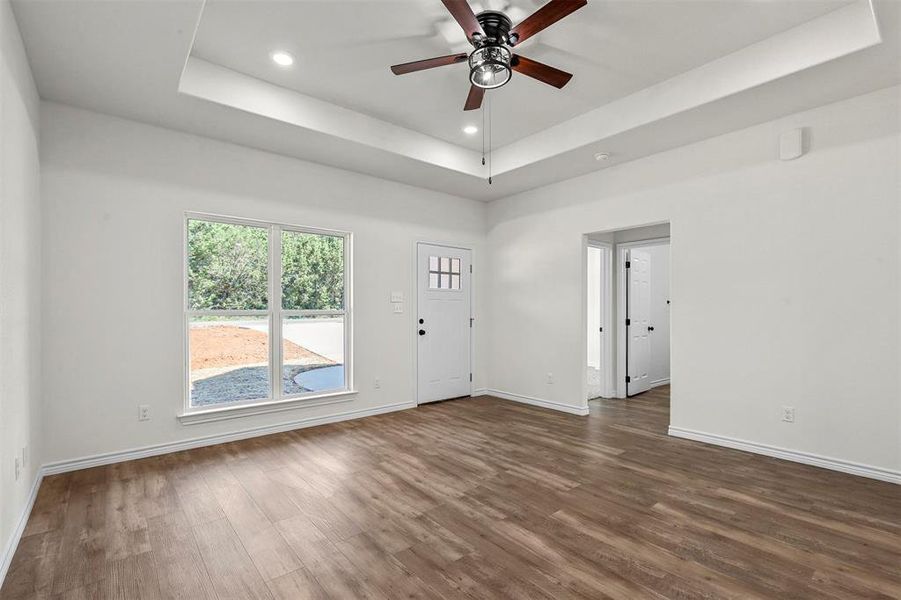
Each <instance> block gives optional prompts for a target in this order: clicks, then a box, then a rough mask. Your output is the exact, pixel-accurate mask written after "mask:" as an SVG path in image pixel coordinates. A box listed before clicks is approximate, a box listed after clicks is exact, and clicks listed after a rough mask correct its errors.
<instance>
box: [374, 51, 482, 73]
mask: <svg viewBox="0 0 901 600" xmlns="http://www.w3.org/2000/svg"><path fill="white" fill-rule="evenodd" d="M467 58H468V56H467V55H466V54H449V55H448V56H436V57H435V58H427V59H425V60H414V61H413V62H408V63H403V64H401V65H394V66H393V67H391V71H392V72H393V73H394V74H395V75H405V74H406V73H415V72H416V71H424V70H426V69H434V68H435V67H443V66H445V65H452V64H455V63H458V62H464V61H466V59H467Z"/></svg>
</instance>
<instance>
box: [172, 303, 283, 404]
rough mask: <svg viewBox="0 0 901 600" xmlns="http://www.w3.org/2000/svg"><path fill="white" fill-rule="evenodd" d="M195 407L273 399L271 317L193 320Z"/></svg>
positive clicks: (190, 331) (191, 344)
mask: <svg viewBox="0 0 901 600" xmlns="http://www.w3.org/2000/svg"><path fill="white" fill-rule="evenodd" d="M188 335H189V338H188V349H189V352H190V361H191V364H190V386H191V406H193V407H200V406H211V405H215V404H222V403H228V402H240V401H246V400H262V399H266V398H268V397H269V390H270V385H269V319H268V317H192V318H191V319H190V322H189V327H188Z"/></svg>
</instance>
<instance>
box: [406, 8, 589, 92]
mask: <svg viewBox="0 0 901 600" xmlns="http://www.w3.org/2000/svg"><path fill="white" fill-rule="evenodd" d="M441 1H442V2H443V3H444V6H445V7H446V8H447V10H448V11H449V12H450V14H451V15H452V16H453V17H454V19H455V20H456V21H457V23H459V24H460V27H462V28H463V32H464V33H466V39H467V40H469V43H470V44H472V46H473V48H474V49H473V51H472V52H471V53H470V54H468V55H467V54H466V53H460V54H450V55H448V56H438V57H435V58H427V59H425V60H417V61H413V62H408V63H403V64H400V65H394V66H393V67H391V71H392V72H393V73H394V74H395V75H405V74H407V73H414V72H416V71H424V70H425V69H433V68H435V67H443V66H445V65H453V64H456V63H461V62H465V61H467V60H468V62H469V81H470V83H471V84H472V85H471V87H470V88H469V96H467V98H466V104H465V105H464V107H463V110H475V109H477V108H479V107H480V106H482V98H484V96H485V90H491V89H494V88H499V87H501V86H502V85H504V84H505V83H507V82H508V81H510V77H511V75H512V74H513V73H512V72H513V71H516V72H517V73H522V74H523V75H528V76H529V77H532V78H533V79H537V80H538V81H541V82H543V83H546V84H548V85H552V86H554V87H555V88H558V89H560V88H562V87H563V86H564V85H566V84H567V83H569V80H570V79H572V74H571V73H567V72H566V71H561V70H560V69H556V68H554V67H551V66H548V65H546V64H543V63H540V62H538V61H536V60H532V59H530V58H526V57H525V56H521V55H519V54H515V53H514V52H512V51H511V50H510V49H511V48H513V47H514V46H516V45H517V44H520V43H521V42H523V41H525V40H527V39H528V38H530V37H532V36H533V35H535V34H536V33H538V32H539V31H541V30H543V29H545V28H547V27H550V26H551V25H553V24H554V23H556V22H557V21H559V20H560V19H562V18H563V17H565V16H567V15H569V14H570V13H573V12H575V11H577V10H578V9H580V8H582V7H583V6H585V5H586V4H588V0H550V2H548V3H547V4H545V5H544V6H542V7H541V8H539V9H538V10H537V11H535V12H534V13H533V14H532V15H531V16H529V17H527V18H526V19H525V20H524V21H523V22H522V23H520V24H519V25H517V26H515V27H513V23H512V21H510V18H509V17H507V15H505V14H504V13H502V12H500V11H496V10H485V11H482V12H480V13H479V14H475V13H474V12H473V11H472V8H470V6H469V3H468V2H467V0H441Z"/></svg>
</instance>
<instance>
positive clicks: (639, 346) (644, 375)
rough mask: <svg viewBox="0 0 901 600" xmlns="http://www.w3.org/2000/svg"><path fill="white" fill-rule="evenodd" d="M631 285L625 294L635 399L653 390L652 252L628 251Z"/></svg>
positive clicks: (628, 392)
mask: <svg viewBox="0 0 901 600" xmlns="http://www.w3.org/2000/svg"><path fill="white" fill-rule="evenodd" d="M627 260H628V261H629V269H628V271H627V275H628V277H629V285H628V289H627V294H626V304H627V312H626V316H627V318H628V319H629V325H628V327H627V331H628V339H629V344H628V348H627V351H628V352H627V354H626V369H627V371H626V372H627V374H628V376H629V379H628V380H627V383H626V395H628V396H634V395H635V394H640V393H641V392H645V391H647V390H649V389H650V388H651V377H650V367H651V340H650V337H649V333H650V329H649V328H650V327H651V253H650V252H648V251H647V250H642V249H639V248H635V249H632V250H629V253H628V258H627Z"/></svg>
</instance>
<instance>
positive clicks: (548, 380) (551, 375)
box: [547, 373, 554, 384]
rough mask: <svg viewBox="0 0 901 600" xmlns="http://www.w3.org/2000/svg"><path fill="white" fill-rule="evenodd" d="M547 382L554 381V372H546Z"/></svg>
mask: <svg viewBox="0 0 901 600" xmlns="http://www.w3.org/2000/svg"><path fill="white" fill-rule="evenodd" d="M547 382H548V383H549V384H552V383H554V374H553V373H548V374H547Z"/></svg>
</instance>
